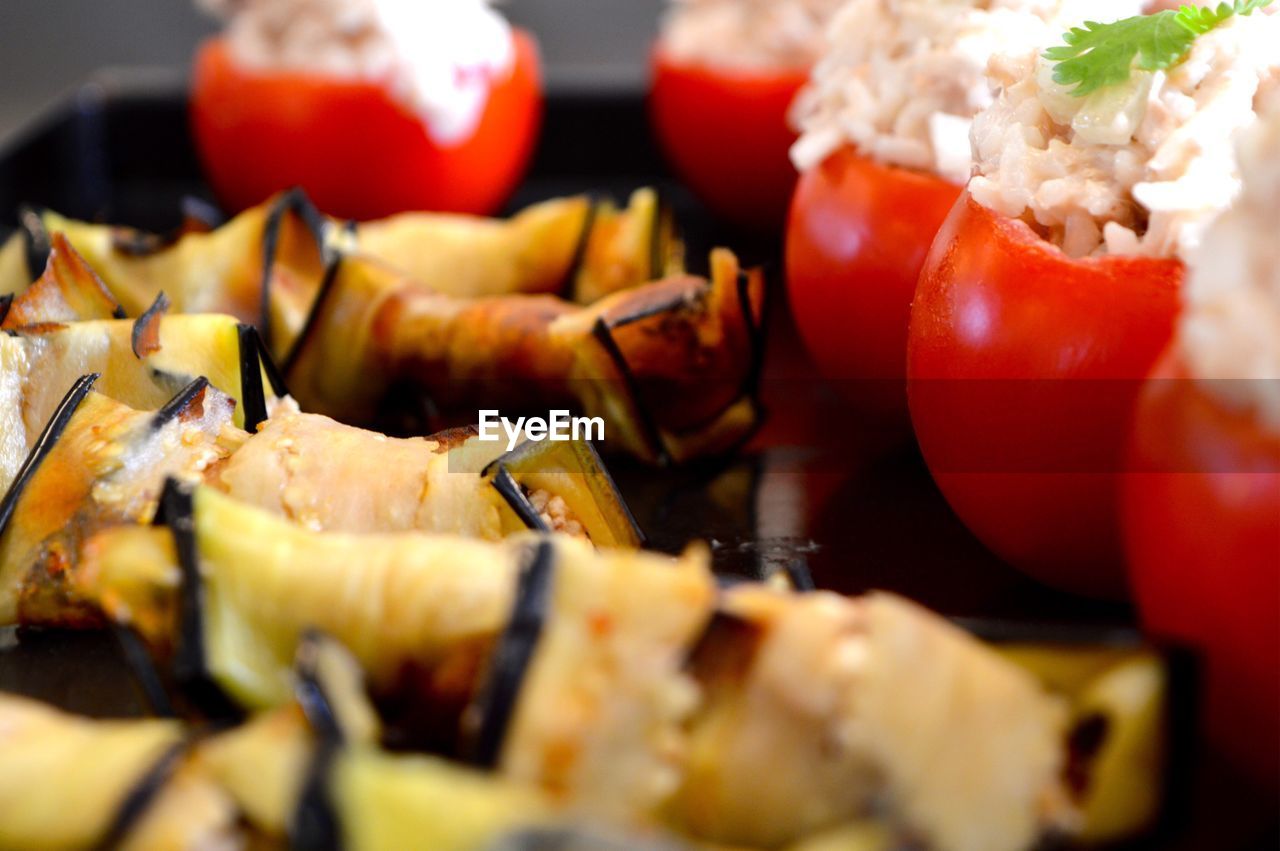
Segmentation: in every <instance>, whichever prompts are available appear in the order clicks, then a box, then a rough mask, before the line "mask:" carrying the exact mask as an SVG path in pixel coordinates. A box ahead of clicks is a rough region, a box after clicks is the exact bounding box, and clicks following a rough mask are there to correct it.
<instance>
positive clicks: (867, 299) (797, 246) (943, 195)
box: [786, 147, 961, 429]
mask: <svg viewBox="0 0 1280 851" xmlns="http://www.w3.org/2000/svg"><path fill="white" fill-rule="evenodd" d="M960 192H961V189H960V187H959V186H956V185H954V184H951V183H948V182H947V181H945V180H943V179H942V178H939V177H934V176H932V175H927V174H922V173H917V172H913V171H909V170H907V169H902V168H897V167H894V166H888V165H882V164H880V163H877V162H874V161H872V160H870V159H867V158H866V157H863V156H861V155H859V154H858V153H857V151H856V150H854V149H853V148H852V147H845V148H841V149H840V150H838V151H836V152H835V153H834V154H832V155H831V156H829V157H828V158H827V159H826V160H825V161H823V162H822V163H821V164H820V165H819V166H817V167H816V168H814V169H812V170H810V171H808V172H806V173H805V174H802V175H801V176H800V180H799V182H798V183H797V185H796V191H795V197H794V198H793V200H792V202H791V215H790V217H789V219H788V221H787V238H786V271H787V295H788V298H789V300H790V303H791V313H792V315H793V316H794V317H795V321H796V326H797V328H798V329H799V331H800V336H801V338H802V339H803V340H804V343H805V347H806V348H807V349H808V350H809V353H810V355H811V356H812V357H813V360H814V362H815V363H816V364H817V366H818V369H819V370H821V371H822V373H823V374H824V375H825V376H827V378H829V379H831V380H832V381H833V382H835V383H836V384H837V385H838V386H839V387H840V389H841V391H842V392H843V393H844V395H845V396H846V397H847V398H848V399H850V401H852V402H854V403H855V404H857V405H858V406H859V407H860V408H861V409H863V410H865V411H867V412H870V413H874V414H877V415H880V416H881V417H882V418H884V419H885V420H888V421H894V422H900V423H901V424H902V426H903V427H904V429H905V427H906V426H907V422H908V418H907V398H906V390H905V380H904V379H905V377H906V365H907V319H908V317H909V315H910V312H911V298H912V296H913V295H914V294H915V291H916V282H917V281H918V280H919V278H920V269H921V267H922V266H923V265H924V259H925V256H926V255H927V254H928V253H929V246H930V245H932V244H933V238H934V236H936V235H937V232H938V228H939V227H941V225H942V222H943V220H944V219H946V217H947V213H948V212H949V211H950V210H951V208H952V206H954V204H955V201H956V198H957V197H958V196H959V195H960Z"/></svg>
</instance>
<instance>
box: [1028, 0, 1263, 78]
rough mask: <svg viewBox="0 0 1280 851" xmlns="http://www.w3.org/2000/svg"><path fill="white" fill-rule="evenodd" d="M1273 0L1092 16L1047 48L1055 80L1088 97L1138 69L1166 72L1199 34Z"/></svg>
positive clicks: (1184, 54)
mask: <svg viewBox="0 0 1280 851" xmlns="http://www.w3.org/2000/svg"><path fill="white" fill-rule="evenodd" d="M1271 2H1272V0H1234V2H1233V3H1220V4H1219V5H1218V6H1217V7H1216V8H1209V7H1200V6H1183V7H1181V8H1180V9H1178V10H1177V11H1173V10H1167V11H1163V12H1157V13H1156V14H1154V15H1139V16H1137V17H1134V18H1124V19H1122V20H1119V21H1113V22H1111V23H1105V24H1100V23H1098V22H1097V21H1088V22H1086V23H1085V25H1084V26H1083V27H1074V28H1072V30H1071V31H1070V32H1068V33H1066V34H1065V35H1064V36H1063V37H1062V40H1063V42H1064V43H1063V44H1061V45H1059V46H1057V47H1051V48H1049V49H1048V50H1046V51H1045V52H1044V58H1045V59H1048V60H1050V61H1051V62H1055V63H1056V65H1055V66H1054V69H1053V79H1054V80H1055V81H1056V82H1057V83H1059V84H1060V85H1063V86H1071V87H1072V88H1071V90H1070V91H1071V94H1073V95H1076V96H1077V97H1084V96H1085V95H1088V94H1092V93H1093V92H1096V91H1097V90H1098V89H1103V88H1106V87H1108V86H1115V85H1119V84H1120V83H1124V82H1125V81H1127V80H1128V79H1129V77H1130V76H1131V75H1132V74H1133V70H1134V69H1135V68H1137V69H1139V70H1142V71H1162V70H1164V69H1166V68H1172V67H1173V66H1174V65H1177V64H1178V63H1179V62H1181V61H1182V60H1183V59H1185V58H1186V56H1187V53H1188V52H1190V50H1191V46H1192V44H1193V43H1194V42H1195V40H1196V38H1197V37H1198V36H1201V35H1204V34H1205V33H1207V32H1210V31H1211V30H1213V29H1215V28H1216V27H1218V26H1219V25H1220V24H1222V23H1223V22H1224V21H1226V20H1227V19H1228V18H1230V17H1233V16H1235V15H1249V14H1252V13H1253V12H1254V11H1256V10H1258V9H1261V8H1263V7H1265V6H1269V5H1270V4H1271Z"/></svg>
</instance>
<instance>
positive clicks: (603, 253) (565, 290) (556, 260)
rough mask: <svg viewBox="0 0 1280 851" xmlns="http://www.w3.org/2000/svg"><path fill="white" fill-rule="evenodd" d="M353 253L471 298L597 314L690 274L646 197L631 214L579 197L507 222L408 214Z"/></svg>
mask: <svg viewBox="0 0 1280 851" xmlns="http://www.w3.org/2000/svg"><path fill="white" fill-rule="evenodd" d="M353 247H354V248H355V249H356V250H358V251H359V253H361V254H365V255H367V256H370V257H376V258H378V259H379V260H381V261H383V262H385V263H386V264H387V265H389V266H391V267H393V268H395V269H396V270H397V271H399V272H400V273H401V274H403V275H404V276H405V277H408V278H411V279H413V280H415V281H418V282H419V283H422V284H425V285H426V286H428V287H430V288H431V289H432V290H435V291H436V292H439V293H443V294H445V295H452V296H459V297H463V298H478V297H486V296H500V295H514V294H517V293H525V294H538V293H542V294H548V295H557V294H559V295H564V296H565V297H567V298H570V299H572V300H574V301H577V302H578V303H580V304H590V303H591V302H593V301H595V300H597V299H599V298H602V297H604V296H606V295H608V294H609V293H612V292H616V291H618V290H622V289H627V288H630V287H633V286H636V285H637V284H640V283H644V282H646V281H652V280H657V279H658V278H662V277H665V276H667V275H674V274H678V273H680V272H682V271H684V258H683V246H682V245H681V243H680V241H679V239H678V238H677V237H676V235H675V228H674V223H673V220H672V218H671V216H670V214H669V211H668V210H667V208H666V207H665V206H664V205H663V204H662V203H661V201H660V199H659V197H658V193H657V192H655V191H654V190H652V189H639V190H637V191H636V192H635V193H633V194H632V196H631V200H630V203H629V204H628V205H627V207H626V208H624V209H618V208H617V207H616V206H614V205H613V204H612V203H610V202H608V201H592V200H590V199H588V198H585V197H581V196H576V197H571V198H560V199H553V200H550V201H544V202H542V203H540V204H535V205H533V206H531V207H528V208H526V209H525V210H524V211H522V212H520V213H518V214H516V215H515V216H514V217H512V218H511V219H509V220H506V221H502V220H497V219H483V218H476V217H473V216H458V215H450V214H441V213H406V214H403V215H399V216H393V217H392V218H389V219H386V220H383V221H380V222H367V223H365V224H361V225H359V226H358V228H357V230H356V238H355V242H354V246H353Z"/></svg>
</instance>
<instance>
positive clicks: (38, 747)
mask: <svg viewBox="0 0 1280 851" xmlns="http://www.w3.org/2000/svg"><path fill="white" fill-rule="evenodd" d="M185 737H186V733H185V731H184V730H183V729H182V727H181V725H179V724H178V723H177V722H173V721H159V720H155V721H90V720H87V719H83V718H77V717H74V716H70V715H66V714H64V713H61V712H58V711H57V710H54V709H51V708H49V707H47V706H44V705H42V704H39V703H36V702H34V701H30V700H26V699H24V698H19V697H14V696H9V695H0V848H14V849H18V848H21V849H30V851H42V849H50V850H51V851H53V849H59V850H60V849H90V848H119V849H125V850H126V851H133V849H138V851H142V850H143V849H159V848H220V847H225V846H224V843H226V842H228V841H229V840H231V839H232V838H234V836H233V835H234V831H235V815H236V814H235V809H234V807H233V805H232V802H231V800H230V798H229V797H228V796H227V795H226V794H225V793H223V792H222V791H221V790H220V789H219V788H218V787H217V786H215V785H213V784H212V783H210V782H208V781H207V780H205V779H203V778H202V777H200V776H199V774H198V773H197V772H195V771H193V770H192V769H191V768H190V766H189V765H188V762H187V757H186V755H185V753H184V741H185Z"/></svg>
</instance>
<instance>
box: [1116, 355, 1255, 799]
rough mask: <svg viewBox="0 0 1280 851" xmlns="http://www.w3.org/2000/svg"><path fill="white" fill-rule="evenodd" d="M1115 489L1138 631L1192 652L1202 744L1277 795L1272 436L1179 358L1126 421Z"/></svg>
mask: <svg viewBox="0 0 1280 851" xmlns="http://www.w3.org/2000/svg"><path fill="white" fill-rule="evenodd" d="M1128 452H1129V461H1128V466H1127V470H1128V472H1126V474H1125V476H1124V481H1123V485H1122V507H1123V518H1124V541H1125V551H1126V553H1127V555H1128V559H1129V571H1130V581H1131V584H1132V586H1133V591H1134V596H1135V598H1136V601H1137V604H1138V611H1139V613H1140V615H1141V617H1142V622H1143V625H1144V626H1145V627H1146V628H1147V629H1148V630H1150V631H1151V632H1152V633H1153V634H1156V635H1160V636H1163V637H1166V638H1170V639H1174V640H1177V641H1180V642H1185V643H1187V644H1190V645H1191V646H1193V647H1195V648H1197V649H1198V650H1200V651H1201V652H1202V654H1203V661H1204V665H1205V668H1204V670H1203V671H1202V674H1203V676H1204V681H1203V683H1204V686H1205V692H1204V693H1205V697H1206V701H1205V706H1204V710H1205V717H1204V721H1205V722H1206V729H1207V733H1208V736H1209V739H1210V741H1211V742H1212V743H1213V745H1214V746H1215V747H1216V748H1218V749H1219V750H1220V751H1221V752H1222V753H1223V754H1225V755H1226V756H1227V757H1228V758H1229V759H1230V760H1231V761H1232V762H1234V763H1235V764H1236V765H1238V766H1240V767H1243V768H1244V769H1246V770H1248V771H1249V772H1251V774H1252V776H1253V777H1254V778H1255V779H1257V780H1258V781H1259V782H1260V783H1262V784H1265V785H1266V786H1267V787H1268V788H1270V789H1271V790H1273V791H1274V790H1275V789H1277V788H1280V436H1278V435H1276V434H1274V433H1269V432H1267V431H1265V430H1264V429H1263V428H1262V427H1260V426H1259V425H1258V423H1257V421H1256V420H1255V419H1254V417H1253V416H1252V414H1251V413H1250V412H1247V411H1236V410H1228V409H1227V408H1225V407H1223V406H1222V405H1221V404H1220V403H1219V402H1218V401H1217V400H1216V399H1214V398H1213V397H1212V396H1211V395H1209V393H1208V392H1207V391H1206V388H1205V387H1204V385H1203V384H1202V383H1200V382H1197V381H1195V380H1192V379H1191V378H1190V377H1189V374H1188V372H1187V369H1186V367H1185V366H1184V364H1183V363H1182V361H1181V359H1180V357H1179V355H1178V353H1177V352H1176V350H1173V349H1171V350H1170V352H1169V353H1167V354H1166V355H1165V356H1164V357H1163V358H1161V361H1160V363H1159V364H1158V365H1157V367H1156V369H1155V371H1154V372H1153V374H1152V380H1151V381H1150V382H1149V383H1148V384H1147V386H1146V387H1145V389H1144V390H1143V393H1142V396H1141V398H1140V400H1139V402H1138V407H1137V411H1136V413H1135V415H1134V424H1133V432H1132V438H1131V441H1130V444H1129V450H1128Z"/></svg>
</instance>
